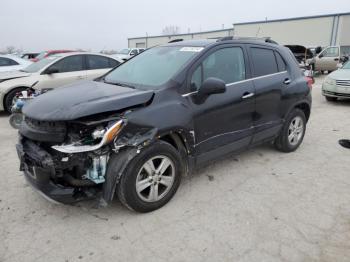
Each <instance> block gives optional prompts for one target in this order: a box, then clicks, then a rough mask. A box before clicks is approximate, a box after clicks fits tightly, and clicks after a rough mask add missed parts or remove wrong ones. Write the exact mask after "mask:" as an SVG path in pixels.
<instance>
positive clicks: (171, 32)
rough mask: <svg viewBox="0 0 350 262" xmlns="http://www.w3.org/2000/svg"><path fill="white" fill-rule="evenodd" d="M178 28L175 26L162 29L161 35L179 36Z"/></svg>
mask: <svg viewBox="0 0 350 262" xmlns="http://www.w3.org/2000/svg"><path fill="white" fill-rule="evenodd" d="M180 31H181V30H180V27H179V26H176V25H169V26H166V27H164V28H163V30H162V34H163V35H177V34H180Z"/></svg>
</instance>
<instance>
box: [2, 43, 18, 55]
mask: <svg viewBox="0 0 350 262" xmlns="http://www.w3.org/2000/svg"><path fill="white" fill-rule="evenodd" d="M5 50H6V53H8V54H12V53H14V52H15V51H16V47H14V46H12V45H10V46H7V47H6V48H5Z"/></svg>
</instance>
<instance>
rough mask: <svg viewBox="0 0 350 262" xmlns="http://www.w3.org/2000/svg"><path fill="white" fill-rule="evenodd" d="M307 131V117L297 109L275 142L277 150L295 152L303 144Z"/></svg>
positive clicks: (287, 120) (288, 118) (291, 114)
mask: <svg viewBox="0 0 350 262" xmlns="http://www.w3.org/2000/svg"><path fill="white" fill-rule="evenodd" d="M305 131H306V117H305V114H304V112H303V111H302V110H300V109H298V108H295V109H294V110H293V111H292V112H291V113H290V114H289V116H288V117H287V119H286V121H285V123H284V124H283V127H282V130H281V132H280V134H279V136H278V137H277V138H276V140H275V147H276V149H277V150H279V151H281V152H285V153H289V152H293V151H295V150H296V149H297V148H298V147H299V146H300V144H301V143H302V142H303V139H304V135H305Z"/></svg>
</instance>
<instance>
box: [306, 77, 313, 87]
mask: <svg viewBox="0 0 350 262" xmlns="http://www.w3.org/2000/svg"><path fill="white" fill-rule="evenodd" d="M305 78H306V82H307V86H308V87H309V88H310V89H312V85H313V84H314V83H315V80H314V78H313V77H309V76H305Z"/></svg>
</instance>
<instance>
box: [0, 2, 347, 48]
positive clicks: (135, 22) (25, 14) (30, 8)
mask: <svg viewBox="0 0 350 262" xmlns="http://www.w3.org/2000/svg"><path fill="white" fill-rule="evenodd" d="M343 12H350V2H349V0H333V1H331V2H330V1H320V0H307V1H305V0H293V1H282V0H277V1H276V0H243V1H242V0H240V1H235V0H210V1H208V0H201V1H199V0H176V1H174V0H172V1H167V0H147V1H145V0H133V1H127V0H124V1H117V0H56V1H53V0H0V50H2V49H4V48H6V47H7V46H15V47H16V48H20V49H23V50H24V51H42V50H48V49H77V48H81V49H85V50H91V51H101V50H111V49H114V50H119V49H122V48H125V47H127V44H128V42H127V38H128V37H137V36H145V35H146V34H148V35H149V36H151V35H160V34H161V33H162V30H163V28H164V27H166V26H171V25H174V26H179V27H180V29H181V33H187V32H188V30H190V31H191V32H199V31H208V30H217V29H221V28H222V27H223V26H224V27H225V28H229V27H232V24H233V23H238V22H249V21H256V20H265V19H266V18H267V19H280V18H290V17H299V16H310V15H320V14H332V13H343ZM301 30H302V29H301ZM315 30H321V29H315Z"/></svg>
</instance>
